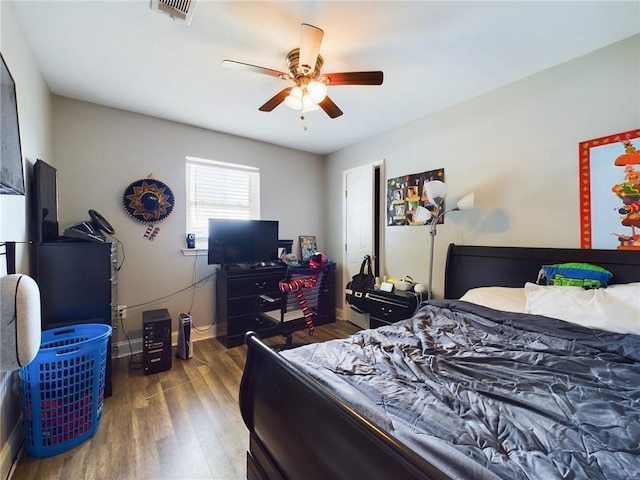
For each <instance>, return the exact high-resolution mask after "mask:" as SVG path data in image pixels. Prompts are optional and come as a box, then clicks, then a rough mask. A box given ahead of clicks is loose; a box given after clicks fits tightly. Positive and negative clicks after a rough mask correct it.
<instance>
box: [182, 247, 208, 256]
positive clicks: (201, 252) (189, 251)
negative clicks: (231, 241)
mask: <svg viewBox="0 0 640 480" xmlns="http://www.w3.org/2000/svg"><path fill="white" fill-rule="evenodd" d="M208 253H209V250H208V249H207V248H183V249H182V255H184V256H185V257H195V256H198V257H204V256H207V254H208Z"/></svg>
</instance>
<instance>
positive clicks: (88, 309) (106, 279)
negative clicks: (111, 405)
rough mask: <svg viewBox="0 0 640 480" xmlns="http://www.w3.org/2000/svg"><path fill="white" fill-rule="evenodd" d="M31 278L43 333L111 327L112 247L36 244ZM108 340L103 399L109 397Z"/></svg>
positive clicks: (113, 252) (113, 263)
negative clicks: (36, 289)
mask: <svg viewBox="0 0 640 480" xmlns="http://www.w3.org/2000/svg"><path fill="white" fill-rule="evenodd" d="M31 265H32V272H31V275H32V277H33V278H34V279H35V280H36V282H37V284H38V287H39V288H40V304H41V314H42V315H41V316H42V330H49V329H52V328H57V327H63V326H68V325H77V324H82V323H103V324H107V325H109V326H112V315H113V309H112V304H113V302H115V299H116V295H115V294H116V291H115V289H116V279H115V274H116V271H115V265H116V252H115V248H114V245H113V244H111V243H107V242H105V243H98V242H57V243H37V244H35V245H34V251H33V257H32V262H31ZM111 351H112V349H111V338H110V339H109V346H108V352H109V357H108V361H107V372H106V379H105V395H106V396H110V395H111V394H112V386H111V373H112V365H111V363H112V356H111Z"/></svg>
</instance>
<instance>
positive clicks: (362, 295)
mask: <svg viewBox="0 0 640 480" xmlns="http://www.w3.org/2000/svg"><path fill="white" fill-rule="evenodd" d="M365 270H366V272H365ZM375 283H376V279H375V277H374V276H373V272H372V271H371V257H370V256H369V255H365V257H364V260H363V261H362V265H361V266H360V272H359V273H356V274H355V275H354V276H353V277H351V281H350V282H349V283H347V288H346V289H345V299H346V301H347V303H348V304H349V306H350V307H351V309H352V310H354V311H356V312H358V313H367V312H368V311H369V310H368V308H367V298H366V293H367V290H370V289H372V288H373V286H374V285H375Z"/></svg>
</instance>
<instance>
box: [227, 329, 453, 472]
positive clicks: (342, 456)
mask: <svg viewBox="0 0 640 480" xmlns="http://www.w3.org/2000/svg"><path fill="white" fill-rule="evenodd" d="M246 342H247V346H248V353H247V362H246V365H245V369H244V374H243V376H242V382H241V386H240V410H241V413H242V417H243V419H244V422H245V424H246V425H247V427H248V429H249V432H250V435H251V441H250V451H249V452H248V458H247V478H249V479H253V478H268V479H276V478H289V479H304V480H314V479H318V480H327V479H349V480H351V479H354V478H366V479H388V478H402V479H447V478H448V477H447V476H446V475H444V474H443V473H442V472H440V471H439V470H438V469H437V468H435V467H434V466H432V465H431V464H429V463H428V462H427V461H426V460H424V459H423V458H421V457H419V456H418V455H416V454H415V453H414V452H413V451H412V450H409V449H408V448H406V447H405V446H404V445H402V444H401V443H399V442H397V441H396V440H395V439H394V438H392V437H390V436H389V435H388V434H386V433H385V432H384V431H382V430H381V429H379V428H378V427H377V426H376V425H374V424H372V423H371V422H369V421H368V420H366V419H365V418H363V417H362V416H360V415H359V414H358V413H357V412H356V411H354V410H353V409H352V408H350V407H349V405H347V404H345V403H344V402H342V401H341V400H340V399H339V398H338V397H336V396H335V395H333V394H332V393H331V392H329V391H327V390H326V389H324V388H323V387H322V386H321V385H320V384H319V383H318V382H316V381H315V380H313V379H311V378H309V377H307V376H305V375H303V374H301V373H300V372H298V371H297V370H296V369H295V368H294V367H293V366H291V365H290V364H289V362H288V361H287V360H286V359H285V358H284V357H282V356H281V355H279V354H278V353H276V352H274V351H273V350H272V349H270V348H269V347H268V346H266V345H265V344H264V343H262V342H261V341H260V339H259V338H258V337H257V336H256V335H255V334H254V333H252V332H249V333H248V334H247V338H246Z"/></svg>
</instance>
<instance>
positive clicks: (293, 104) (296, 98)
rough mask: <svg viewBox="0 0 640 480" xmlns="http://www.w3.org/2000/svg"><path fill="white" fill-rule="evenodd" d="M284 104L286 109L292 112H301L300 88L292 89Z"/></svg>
mask: <svg viewBox="0 0 640 480" xmlns="http://www.w3.org/2000/svg"><path fill="white" fill-rule="evenodd" d="M284 103H286V104H287V107H289V108H292V109H294V110H302V89H301V88H300V87H293V88H292V89H291V91H290V92H289V95H287V97H286V98H285V99H284Z"/></svg>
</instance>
